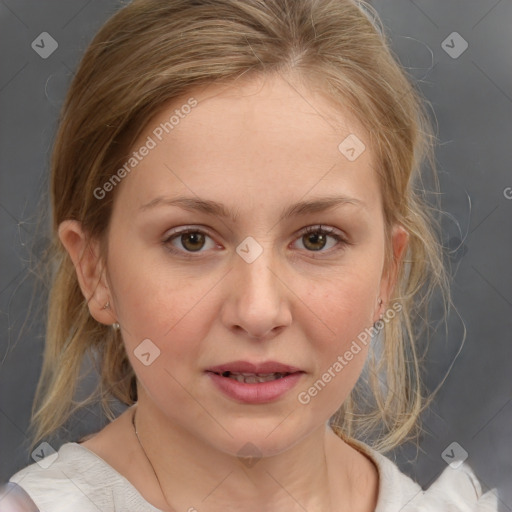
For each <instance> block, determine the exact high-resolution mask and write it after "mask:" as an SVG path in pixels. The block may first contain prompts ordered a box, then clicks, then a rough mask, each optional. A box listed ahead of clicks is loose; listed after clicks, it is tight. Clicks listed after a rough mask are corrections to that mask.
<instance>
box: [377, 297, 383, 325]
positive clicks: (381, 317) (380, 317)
mask: <svg viewBox="0 0 512 512" xmlns="http://www.w3.org/2000/svg"><path fill="white" fill-rule="evenodd" d="M378 302H379V307H380V306H382V299H381V298H380V297H379V301H378ZM383 318H384V315H383V313H381V314H380V315H379V319H380V320H382V319H383Z"/></svg>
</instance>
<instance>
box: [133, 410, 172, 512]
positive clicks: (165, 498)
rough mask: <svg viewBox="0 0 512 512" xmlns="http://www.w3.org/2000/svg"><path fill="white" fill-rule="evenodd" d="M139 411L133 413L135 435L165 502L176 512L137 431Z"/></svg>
mask: <svg viewBox="0 0 512 512" xmlns="http://www.w3.org/2000/svg"><path fill="white" fill-rule="evenodd" d="M136 413H137V409H134V410H133V414H132V425H133V430H134V431H135V436H136V437H137V441H138V442H139V446H140V447H141V449H142V452H143V453H144V456H145V457H146V459H147V461H148V462H149V465H150V466H151V469H152V470H153V474H154V475H155V478H156V481H157V482H158V487H160V492H161V493H162V496H163V497H164V500H165V503H167V506H168V507H169V509H170V510H171V511H172V512H176V511H175V509H174V508H173V507H172V506H171V505H170V504H169V502H168V501H167V497H166V496H165V493H164V490H163V489H162V484H161V483H160V479H159V478H158V475H157V474H156V471H155V468H154V467H153V464H152V463H151V460H150V459H149V457H148V454H147V453H146V450H145V449H144V446H142V442H141V440H140V437H139V433H138V432H137V426H136V425H135V414H136Z"/></svg>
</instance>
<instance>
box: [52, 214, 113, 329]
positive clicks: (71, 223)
mask: <svg viewBox="0 0 512 512" xmlns="http://www.w3.org/2000/svg"><path fill="white" fill-rule="evenodd" d="M58 235H59V239H60V241H61V242H62V245H63V246H64V248H65V249H66V251H67V252H68V254H69V257H70V258H71V261H72V262H73V265H74V267H75V271H76V275H77V279H78V283H79V285H80V289H81V290H82V294H83V295H84V297H85V300H86V301H87V305H88V307H89V312H90V313H91V316H92V317H93V318H94V319H95V320H97V321H98V322H100V323H103V324H112V323H113V322H116V317H115V313H114V312H113V305H112V300H111V298H110V297H109V289H108V285H107V282H106V278H105V273H104V271H103V262H102V259H101V253H100V247H99V242H98V241H97V240H91V239H90V238H89V237H87V235H86V233H85V232H84V230H83V228H82V225H81V223H80V222H79V221H77V220H65V221H63V222H61V224H60V225H59V230H58ZM106 304H109V307H105V305H106Z"/></svg>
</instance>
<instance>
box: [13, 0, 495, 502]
mask: <svg viewBox="0 0 512 512" xmlns="http://www.w3.org/2000/svg"><path fill="white" fill-rule="evenodd" d="M432 140H433V136H432V135H431V132H430V128H429V125H428V121H427V116H426V114H425V112H424V109H423V105H422V102H421V99H420V97H419V95H418V93H417V92H416V91H415V89H414V88H413V87H412V86H411V84H410V83H409V82H408V80H407V78H406V76H405V74H404V72H403V71H402V70H401V69H400V67H399V65H398V64H397V62H396V61H395V60H394V59H393V57H392V55H391V53H390V51H389V48H388V45H387V42H386V40H385V37H384V36H383V34H382V31H381V29H380V27H379V25H378V22H377V17H376V14H375V12H374V11H373V10H372V9H371V8H370V7H369V6H368V5H366V4H363V3H357V4H356V3H354V2H352V1H349V0H316V1H314V0H265V1H264V0H245V1H241V0H209V1H192V0H172V1H170V0H135V1H133V2H132V3H130V4H129V5H127V6H126V7H124V8H123V9H121V10H120V11H119V12H117V13H116V14H115V15H114V16H113V17H112V18H111V19H110V20H109V21H108V22H107V23H106V25H105V26H104V27H103V28H102V29H101V30H100V32H99V33H98V35H97V36H96V38H95V39H94V41H93V42H92V43H91V45H90V47H89V48H88V50H87V52H86V54H85V56H84V58H83V60H82V62H81V64H80V67H79V69H78V71H77V73H76V76H75V78H74V80H73V83H72V86H71V88H70V91H69V93H68V97H67V101H66V104H65V106H64V110H63V113H62V119H61V124H60V128H59V132H58V135H57V139H56V144H55V148H54V158H53V165H52V185H51V186H52V207H53V215H54V217H53V222H54V223H53V227H54V235H55V251H56V255H55V257H56V259H55V261H54V262H53V265H54V266H55V267H54V268H55V275H54V281H53V287H52V294H51V298H50V308H49V318H48V332H47V341H46V343H47V345H46V352H45V360H44V367H43V372H42V375H41V381H40V383H39V388H38V394H37V397H36V405H35V414H34V426H35V435H34V437H35V440H36V444H37V443H41V442H43V444H37V447H36V448H35V450H34V453H35V460H37V459H38V458H39V460H37V463H35V464H33V465H32V466H29V467H28V468H25V469H23V470H22V471H20V472H18V473H17V474H16V475H14V476H13V477H12V478H11V482H12V483H14V484H17V485H18V486H19V487H21V488H22V489H23V490H24V491H26V492H27V493H28V495H29V496H30V497H31V499H32V500H33V501H34V503H35V506H37V507H38V508H39V509H40V510H42V511H52V512H53V511H60V510H76V511H85V510H101V511H114V510H123V511H124V510H130V511H152V510H165V511H168V510H187V511H195V510H198V511H207V512H216V511H218V510H226V509H228V510H235V509H237V510H244V511H250V512H252V511H254V512H256V511H258V512H261V511H262V510H268V511H270V510H282V511H286V512H288V511H290V512H291V511H296V510H297V511H298V510H308V511H310V512H313V511H317V510H329V511H332V512H342V511H349V510H350V511H365V512H366V511H368V512H369V511H373V510H376V511H378V512H384V511H385V512H388V511H398V510H436V511H438V510H448V509H450V510H497V505H496V497H495V495H494V494H493V493H491V492H488V493H486V494H483V493H482V489H481V486H480V484H479V482H478V480H477V479H476V477H475V475H474V474H473V472H472V471H471V469H470V468H469V466H467V465H466V464H465V463H464V464H453V466H454V467H447V468H446V470H445V471H444V472H443V473H442V475H441V476H440V477H439V478H438V480H437V481H436V482H434V484H432V486H431V487H430V488H429V489H428V490H427V491H426V492H423V491H422V489H421V487H420V486H419V485H418V484H416V483H415V482H413V481H412V480H411V479H410V478H408V477H407V476H406V475H404V474H402V473H400V471H399V470H398V468H397V467H396V466H395V465H394V464H393V463H392V462H391V461H390V460H388V459H387V458H385V457H384V455H382V453H385V452H386V451H388V450H390V449H391V448H393V447H395V446H398V445H399V444H400V443H401V442H403V441H404V440H405V439H406V438H407V437H410V436H412V435H414V433H415V432H417V429H418V418H419V416H420V413H421V412H422V411H423V410H424V408H425V407H426V406H427V404H428V399H425V397H424V396H423V391H422V389H421V385H420V383H421V377H420V365H419V355H418V350H419V349H418V346H417V344H418V335H419V332H420V328H421V325H420V324H419V320H420V319H423V320H425V315H424V311H425V310H426V308H427V306H428V301H429V298H430V296H431V294H432V292H433V291H435V290H441V292H443V293H445V297H446V300H448V292H447V278H446V274H445V271H444V269H443V266H442V256H441V252H440V245H439V243H438V242H437V230H436V224H435V221H434V219H433V216H432V214H431V213H430V211H431V210H430V208H429V207H428V205H427V204H426V202H425V201H424V200H423V199H422V196H421V193H420V192H419V191H418V187H419V185H420V184H421V183H420V176H419V168H420V165H421V162H422V161H423V160H424V159H425V158H427V159H430V161H431V162H432ZM86 357H90V358H92V359H93V360H94V361H96V362H97V364H98V369H99V373H100V376H101V379H100V389H99V392H100V396H101V399H102V401H103V403H104V405H105V408H106V411H107V414H109V417H110V419H112V420H113V421H112V422H111V423H110V424H108V425H107V426H106V427H105V428H104V429H103V430H101V431H100V432H98V433H95V434H92V435H91V436H88V437H87V438H86V439H83V440H81V442H78V443H74V442H68V443H66V444H64V445H63V446H62V447H61V448H60V450H59V452H58V454H56V453H53V450H52V449H51V446H50V445H49V444H48V443H46V442H45V441H44V440H45V439H48V438H49V436H50V435H51V434H52V433H54V432H55V431H57V429H59V427H61V426H62V425H63V424H64V422H65V421H66V419H67V418H68V417H69V414H70V412H71V410H72V406H73V401H72V400H73V397H74V393H75V390H76V382H77V380H78V376H79V374H80V368H81V365H82V363H83V362H84V359H85V358H86ZM365 386H366V387H365ZM368 389H370V390H371V394H369V393H368V392H367V391H368ZM112 397H115V398H117V399H119V400H120V401H121V402H123V403H124V404H126V405H127V406H128V408H127V409H126V411H125V412H124V413H122V414H121V415H120V416H119V417H117V418H116V419H114V418H113V417H112V413H111V412H110V411H109V407H108V401H109V399H111V398H112ZM363 439H366V440H368V443H370V441H371V444H367V443H366V442H364V441H363ZM455 466H457V467H456V469H454V468H455Z"/></svg>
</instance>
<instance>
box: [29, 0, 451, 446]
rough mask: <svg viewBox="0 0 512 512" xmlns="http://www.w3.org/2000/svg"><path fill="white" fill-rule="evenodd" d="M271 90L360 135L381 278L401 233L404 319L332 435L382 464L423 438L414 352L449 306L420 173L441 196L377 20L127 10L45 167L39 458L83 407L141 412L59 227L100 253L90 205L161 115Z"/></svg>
mask: <svg viewBox="0 0 512 512" xmlns="http://www.w3.org/2000/svg"><path fill="white" fill-rule="evenodd" d="M276 74H279V75H281V76H291V75H292V74H293V75H294V76H297V77H300V78H301V80H303V81H304V82H305V83H307V84H308V85H309V86H310V87H314V86H316V87H317V88H319V89H321V90H322V92H323V93H325V94H326V96H327V97H328V98H329V99H330V100H332V102H333V104H334V105H339V106H340V107H341V106H343V107H344V108H346V109H347V108H348V109H350V111H351V112H352V113H353V114H354V115H355V116H356V117H357V119H358V120H359V121H360V122H361V123H362V125H363V126H364V127H365V129H366V130H367V132H368V133H369V137H370V140H369V141H367V142H368V144H367V146H369V147H370V148H371V150H373V151H374V155H375V161H376V168H375V171H376V172H377V175H378V180H379V184H380V189H381V193H382V199H383V215H384V220H385V230H386V237H387V241H386V258H385V265H386V267H387V268H391V267H390V265H391V264H392V263H393V253H392V250H391V247H390V233H391V228H392V227H393V226H394V225H396V224H399V225H402V226H403V227H404V228H405V229H406V230H407V232H408V233H409V240H408V246H407V250H406V254H405V257H404V258H403V260H402V262H398V263H399V264H398V265H397V271H396V285H395V287H394V290H393V293H392V296H391V297H390V302H389V304H392V303H393V304H394V303H399V304H400V306H401V309H400V314H399V315H396V316H395V318H393V319H392V320H389V321H387V322H385V323H384V326H383V329H382V331H381V332H380V334H379V339H381V341H382V354H381V355H380V356H379V357H377V356H376V355H375V351H374V347H373V346H370V352H369V357H368V358H367V361H366V367H365V368H367V370H368V371H367V375H368V378H367V379H364V378H361V379H359V380H358V382H357V384H356V386H355V387H354V389H353V390H352V392H351V394H350V396H349V397H348V398H347V400H345V402H344V403H343V405H342V406H341V408H340V409H339V411H338V413H337V414H336V415H335V416H334V417H333V418H331V422H332V425H333V427H335V428H336V431H338V432H339V433H340V434H341V435H343V436H345V438H347V439H349V438H354V439H356V438H359V439H362V438H364V437H367V438H369V437H370V436H372V435H374V440H373V441H372V444H373V447H374V448H375V449H376V450H379V451H381V452H386V451H388V450H391V449H393V448H394V447H396V446H398V445H399V444H401V443H402V442H404V441H405V440H406V439H411V438H413V437H416V436H417V435H418V433H419V429H420V426H419V425H420V415H421V413H422V412H423V410H424V409H425V407H426V406H427V405H428V404H429V400H431V398H432V394H430V395H428V394H426V393H425V389H424V388H425V385H424V383H423V377H422V373H423V358H424V353H423V354H422V353H421V350H420V347H421V341H422V339H423V338H422V336H423V333H424V332H428V328H429V321H428V318H429V316H428V315H429V302H430V300H431V299H432V297H433V296H434V294H435V293H437V291H439V292H440V293H441V298H442V303H443V305H444V310H445V311H447V305H448V307H449V304H450V303H451V301H450V299H449V293H450V292H449V282H448V273H447V270H446V267H445V262H444V255H443V247H442V244H441V243H440V223H439V221H438V219H437V217H436V214H437V213H438V212H439V210H438V209H437V208H436V207H435V205H433V204H431V201H430V199H429V198H428V197H427V192H426V188H425V187H424V179H423V178H422V166H423V165H424V163H427V164H429V165H428V169H429V170H430V176H431V187H433V190H434V194H433V195H434V196H435V195H436V191H437V190H438V181H437V175H436V171H435V157H434V146H435V142H436V137H435V135H434V131H433V128H432V125H431V123H430V120H429V116H428V112H427V110H426V108H425V104H426V101H425V100H424V99H423V98H422V96H421V94H420V92H419V91H418V90H417V89H416V87H415V85H414V82H413V80H412V79H411V78H410V77H409V76H408V74H407V72H406V71H405V70H404V69H403V68H402V67H401V65H400V64H399V61H398V59H397V58H396V57H394V55H393V53H392V51H391V49H390V44H389V41H388V39H387V36H386V34H385V32H384V30H383V28H382V25H381V22H380V20H379V17H378V15H377V13H376V12H375V10H374V9H373V8H372V7H371V6H370V5H369V4H367V3H365V2H362V1H356V0H353V1H352V0H134V1H133V2H131V3H129V4H128V5H126V6H123V7H122V8H121V9H120V10H118V11H117V12H116V13H115V14H114V15H113V16H112V17H111V18H110V19H109V20H108V21H107V22H106V23H105V24H104V25H103V27H102V28H101V29H100V31H99V32H98V33H97V35H96V36H95V37H94V39H93V41H92V42H91V44H90V45H89V47H88V48H87V50H86V52H85V54H84V56H83V58H82V60H81V62H80V64H79V67H78V70H77V71H76V74H75V76H74V79H73V81H72V83H71V86H70V89H69V91H68V94H67V97H66V100H65V102H64V105H63V108H62V111H61V118H60V124H59V128H58V131H57V135H56V139H55V144H54V148H53V154H52V161H51V183H50V193H51V203H52V215H53V218H52V224H53V226H52V231H53V235H52V244H51V251H50V255H51V256H50V259H49V262H48V265H49V268H51V283H50V285H49V287H50V289H49V306H48V316H47V325H46V345H45V351H44V361H43V367H42V372H41V376H40V380H39V383H38V387H37V391H36V396H35V400H34V405H33V410H32V430H33V438H34V439H35V442H38V441H39V440H42V439H43V438H45V437H47V436H49V435H51V434H53V433H55V432H56V431H57V430H58V429H60V428H61V427H62V426H63V425H64V424H65V422H66V421H67V420H68V419H69V418H70V417H71V415H72V414H74V412H75V411H76V410H78V409H79V408H81V407H84V406H85V405H87V404H90V403H99V404H101V405H102V408H103V411H104V413H105V415H106V417H107V418H108V419H110V420H112V419H114V413H113V410H112V408H111V401H112V400H114V401H115V400H116V399H117V400H119V401H120V402H121V403H123V404H126V405H127V406H129V405H132V404H133V403H135V402H136V400H137V386H136V376H135V373H134V371H133V369H132V367H131V364H130V362H129V360H128V357H127V354H126V352H125V347H124V344H123V342H122V339H121V335H120V331H116V330H114V329H112V328H111V327H110V326H107V325H103V324H101V323H98V322H97V321H95V320H94V319H93V318H92V317H91V315H90V314H89V311H88V304H87V300H84V296H83V294H82V292H81V289H80V287H79V284H78V280H77V276H76V272H75V269H74V266H73V263H72V261H71V259H70V257H69V255H68V254H67V252H66V251H65V249H64V247H63V245H62V243H61V242H60V240H59V238H58V235H57V230H58V226H59V224H60V223H61V222H62V221H64V220H66V219H75V220H78V221H80V222H81V223H82V227H83V229H84V230H85V232H86V233H87V235H88V236H89V237H90V239H97V240H101V241H104V240H105V238H106V237H107V234H108V226H109V219H110V216H111V211H112V205H113V201H114V200H115V197H116V192H117V191H116V190H114V191H113V192H112V193H109V194H107V195H106V196H105V197H104V198H103V199H102V200H98V199H97V198H96V197H95V195H94V190H95V189H97V188H98V187H102V186H103V184H104V183H106V182H107V181H108V180H109V179H110V178H111V177H112V176H113V174H114V172H115V171H116V170H117V169H119V167H120V166H121V165H122V164H123V163H124V162H125V161H126V159H127V157H128V155H129V154H130V149H131V148H132V145H133V143H134V142H135V140H136V139H137V137H138V136H139V135H140V134H141V133H142V131H143V130H144V128H145V127H146V126H147V125H148V122H149V121H150V120H151V119H152V118H153V117H154V116H155V115H156V114H158V113H159V112H160V111H161V110H162V108H164V106H165V105H166V104H167V103H168V102H171V101H173V100H174V99H177V98H180V97H182V96H183V95H184V94H186V93H188V92H189V91H190V90H191V89H192V88H193V87H196V86H205V85H208V84H214V83H218V82H224V83H226V82H230V81H232V82H233V83H234V82H235V81H236V80H238V79H240V78H241V77H242V76H244V78H250V77H257V76H271V75H276ZM117 188H119V187H117ZM395 263H397V262H395ZM372 345H373V344H372ZM87 357H89V358H90V359H91V361H92V362H93V363H94V364H96V366H97V370H98V374H99V377H98V385H97V388H96V389H95V390H94V392H93V393H91V394H90V395H89V396H88V397H87V398H86V399H85V400H82V401H77V400H76V399H75V398H76V392H77V388H78V382H79V380H80V373H81V368H82V365H83V363H84V361H85V360H86V358H87ZM445 378H446V377H445ZM365 385H366V386H367V388H369V389H366V390H365V387H364V386H365ZM427 395H428V396H427Z"/></svg>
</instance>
